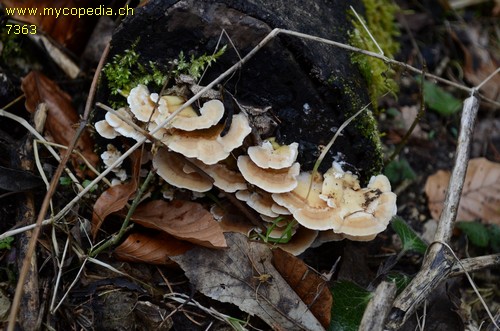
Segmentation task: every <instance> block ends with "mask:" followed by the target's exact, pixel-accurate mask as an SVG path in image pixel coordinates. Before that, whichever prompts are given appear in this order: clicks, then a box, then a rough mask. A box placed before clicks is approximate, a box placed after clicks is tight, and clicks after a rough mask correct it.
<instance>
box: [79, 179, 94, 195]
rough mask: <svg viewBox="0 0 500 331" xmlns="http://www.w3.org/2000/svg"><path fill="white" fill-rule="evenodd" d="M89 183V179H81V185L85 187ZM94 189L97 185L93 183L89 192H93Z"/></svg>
mask: <svg viewBox="0 0 500 331" xmlns="http://www.w3.org/2000/svg"><path fill="white" fill-rule="evenodd" d="M90 183H92V181H91V180H89V179H85V180H84V181H83V183H82V186H83V187H87V186H89V184H90ZM96 189H97V185H94V186H92V188H91V189H90V192H94V191H95V190H96Z"/></svg>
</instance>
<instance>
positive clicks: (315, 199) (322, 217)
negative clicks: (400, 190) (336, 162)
mask: <svg viewBox="0 0 500 331" xmlns="http://www.w3.org/2000/svg"><path fill="white" fill-rule="evenodd" d="M338 169H339V168H338V167H332V168H331V169H330V170H328V171H327V173H326V174H325V179H324V180H323V179H322V176H321V175H320V174H316V176H315V178H314V179H313V181H312V183H311V174H309V173H305V172H304V173H301V174H300V175H299V176H298V182H299V183H298V185H297V187H296V188H295V189H294V190H293V191H292V192H288V193H280V194H273V195H272V197H273V199H274V201H275V202H276V203H277V204H279V205H281V206H283V207H285V208H287V209H288V210H290V212H292V214H293V216H294V218H295V219H296V220H297V222H299V223H300V224H302V225H303V226H305V227H307V228H309V229H314V230H330V229H331V230H333V231H334V232H336V233H342V234H344V235H345V236H346V237H347V236H349V237H351V238H353V237H361V238H360V239H361V240H363V239H364V238H363V237H367V236H372V235H376V234H377V233H379V232H381V231H383V230H385V228H386V227H387V225H388V223H389V221H390V220H391V218H392V216H394V215H395V214H396V211H397V210H396V194H394V193H392V192H391V186H390V183H389V180H388V179H387V177H385V176H384V175H378V176H374V177H372V178H371V180H370V182H369V183H368V186H367V187H366V188H361V187H360V185H359V181H358V179H357V177H356V176H354V175H352V174H351V173H348V172H343V171H342V170H340V171H339V170H338Z"/></svg>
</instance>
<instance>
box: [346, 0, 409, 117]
mask: <svg viewBox="0 0 500 331" xmlns="http://www.w3.org/2000/svg"><path fill="white" fill-rule="evenodd" d="M363 3H364V6H365V19H364V20H365V22H364V23H365V25H366V26H367V27H368V30H370V32H371V34H372V35H373V37H374V38H375V40H376V41H377V43H378V45H379V46H380V48H382V50H383V51H384V55H385V56H387V57H389V58H391V57H393V56H394V54H396V53H397V52H398V50H399V44H398V42H397V41H396V37H397V36H398V35H399V30H398V28H397V26H396V23H395V21H394V15H395V13H396V11H397V10H398V7H397V6H396V5H395V4H394V3H393V2H392V1H388V0H363ZM352 23H353V26H354V29H353V30H352V31H351V32H350V33H349V36H350V43H351V45H352V46H355V47H358V48H361V49H365V50H368V51H372V52H376V53H378V52H379V50H378V48H377V47H376V45H375V43H374V42H373V40H372V39H371V38H370V36H369V35H368V33H367V32H366V30H365V29H364V27H363V26H362V24H361V23H360V22H359V20H358V19H357V18H356V17H355V16H353V19H352ZM352 61H353V62H354V63H356V64H357V65H358V67H359V69H360V71H361V73H362V75H363V76H364V78H365V79H366V82H367V85H368V89H369V93H370V98H371V101H372V104H373V107H375V108H376V107H377V104H378V99H379V98H380V97H381V96H382V95H384V94H386V93H388V92H389V93H396V92H397V90H398V87H397V85H396V82H395V81H394V80H393V79H392V76H393V75H394V72H393V70H392V69H391V68H390V67H389V66H388V65H387V64H386V63H385V62H383V61H382V60H379V59H376V58H373V57H371V56H367V55H363V54H359V53H353V55H352Z"/></svg>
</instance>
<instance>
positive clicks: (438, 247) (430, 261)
mask: <svg viewBox="0 0 500 331" xmlns="http://www.w3.org/2000/svg"><path fill="white" fill-rule="evenodd" d="M478 109H479V101H478V100H477V99H476V97H474V96H471V97H469V98H467V99H465V101H464V107H463V113H462V120H461V123H460V134H459V137H458V146H457V149H456V155H455V162H454V167H453V171H452V173H451V178H450V183H449V185H448V191H447V193H446V197H445V201H444V209H443V212H442V213H441V217H440V220H439V224H438V228H437V230H436V234H435V236H434V241H435V242H438V243H437V244H435V245H432V246H431V247H430V248H429V250H428V252H427V255H426V256H425V258H424V262H423V265H422V268H421V269H420V272H419V273H418V274H417V275H416V276H415V278H413V280H412V282H411V283H410V284H409V285H408V286H407V287H406V288H405V289H404V290H403V292H402V293H401V294H400V295H399V296H398V297H397V298H396V300H395V301H394V304H393V309H392V311H391V313H390V315H389V322H388V324H387V327H389V329H397V328H399V327H400V326H401V325H402V324H403V323H404V322H405V321H406V320H407V319H408V317H409V316H411V315H412V314H413V313H414V312H415V310H416V309H417V308H418V307H419V306H420V305H421V303H422V302H423V300H425V299H426V298H427V297H428V295H429V293H430V292H432V291H433V290H434V289H435V288H436V287H437V286H438V285H439V284H441V282H442V281H444V280H445V279H447V278H448V276H449V275H450V273H451V271H452V266H453V265H454V258H453V256H452V255H451V254H450V252H449V251H448V250H447V249H445V246H444V245H442V244H440V243H441V242H442V243H447V242H448V241H449V239H450V237H451V231H452V229H453V225H454V222H455V218H456V216H457V210H458V203H459V202H460V195H461V193H462V187H463V184H464V180H465V173H466V171H467V165H468V161H469V150H470V143H471V139H472V131H473V128H474V122H475V119H476V115H477V111H478Z"/></svg>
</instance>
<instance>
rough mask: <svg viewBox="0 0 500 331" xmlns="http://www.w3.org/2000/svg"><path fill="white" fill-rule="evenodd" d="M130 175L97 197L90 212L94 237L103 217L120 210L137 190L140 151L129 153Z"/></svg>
mask: <svg viewBox="0 0 500 331" xmlns="http://www.w3.org/2000/svg"><path fill="white" fill-rule="evenodd" d="M130 159H131V163H132V170H131V173H132V176H131V179H130V181H129V182H128V183H125V184H119V185H115V186H112V187H110V188H108V189H107V190H106V191H104V192H102V193H101V195H100V196H99V198H97V200H96V202H95V204H94V209H93V213H92V236H93V237H94V238H95V236H96V235H97V232H98V231H99V229H100V228H101V225H102V223H103V222H104V219H105V218H106V217H107V216H108V215H111V214H113V213H116V212H118V211H120V210H122V209H123V208H124V207H125V205H126V204H127V202H128V200H129V199H130V197H131V196H132V195H133V194H134V193H135V191H136V190H137V185H138V183H137V179H138V178H139V171H140V169H141V151H139V150H137V151H135V152H134V153H132V154H131V155H130Z"/></svg>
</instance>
